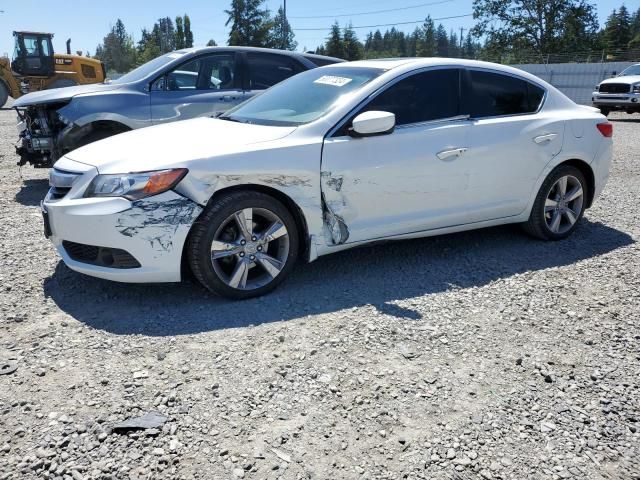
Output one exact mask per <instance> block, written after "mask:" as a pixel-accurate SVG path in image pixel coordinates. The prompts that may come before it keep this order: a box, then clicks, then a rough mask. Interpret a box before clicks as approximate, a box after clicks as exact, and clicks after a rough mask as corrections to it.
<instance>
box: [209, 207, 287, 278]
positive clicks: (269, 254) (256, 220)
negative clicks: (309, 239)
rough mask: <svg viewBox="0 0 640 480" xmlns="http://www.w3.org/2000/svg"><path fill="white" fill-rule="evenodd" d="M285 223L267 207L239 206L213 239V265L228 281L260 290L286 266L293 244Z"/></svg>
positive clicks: (221, 225)
mask: <svg viewBox="0 0 640 480" xmlns="http://www.w3.org/2000/svg"><path fill="white" fill-rule="evenodd" d="M289 242H290V240H289V232H288V231H287V227H286V226H285V223H284V222H283V221H282V220H281V219H280V217H278V215H276V214H275V213H274V212H272V211H270V210H267V209H264V208H244V209H242V210H238V211H236V212H235V213H233V214H232V215H230V216H229V217H227V219H226V220H225V221H224V222H222V223H221V224H220V226H219V228H218V229H217V231H216V232H215V234H214V236H213V241H212V242H211V263H212V265H213V269H214V271H215V273H216V275H217V276H218V278H220V280H222V281H223V282H224V283H225V284H226V285H228V286H229V287H231V288H234V289H238V290H256V289H258V288H261V287H263V286H265V285H268V284H269V283H270V282H271V281H272V280H273V279H274V278H276V277H277V276H278V275H279V274H280V272H281V271H282V269H283V268H284V266H285V263H286V261H287V258H288V255H289V248H290V243H289Z"/></svg>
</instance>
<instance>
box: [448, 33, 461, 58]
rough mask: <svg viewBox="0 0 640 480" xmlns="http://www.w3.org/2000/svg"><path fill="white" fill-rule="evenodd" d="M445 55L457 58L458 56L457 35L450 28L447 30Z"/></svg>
mask: <svg viewBox="0 0 640 480" xmlns="http://www.w3.org/2000/svg"><path fill="white" fill-rule="evenodd" d="M447 55H448V56H449V57H451V58H458V57H459V56H460V44H459V43H458V35H456V32H454V31H453V30H451V32H449V51H448V53H447Z"/></svg>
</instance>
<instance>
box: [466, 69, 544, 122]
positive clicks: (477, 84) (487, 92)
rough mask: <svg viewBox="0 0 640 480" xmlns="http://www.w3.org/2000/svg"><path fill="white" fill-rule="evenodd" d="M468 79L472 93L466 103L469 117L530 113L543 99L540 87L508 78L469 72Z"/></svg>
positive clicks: (480, 72)
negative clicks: (469, 78)
mask: <svg viewBox="0 0 640 480" xmlns="http://www.w3.org/2000/svg"><path fill="white" fill-rule="evenodd" d="M470 77H471V84H472V85H473V93H472V94H471V95H469V96H468V100H469V110H470V112H469V113H470V114H471V116H472V117H476V118H482V117H496V116H500V115H519V114H524V113H533V112H535V111H537V110H538V107H539V106H540V103H541V102H542V98H543V97H544V90H543V89H542V88H540V87H538V86H536V85H533V84H531V83H529V82H527V81H526V80H522V79H519V78H515V77H511V76H509V75H502V74H500V73H492V72H483V71H478V70H471V71H470Z"/></svg>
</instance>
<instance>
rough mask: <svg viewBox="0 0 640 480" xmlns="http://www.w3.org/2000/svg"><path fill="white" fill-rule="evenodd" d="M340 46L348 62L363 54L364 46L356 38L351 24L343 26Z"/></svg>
mask: <svg viewBox="0 0 640 480" xmlns="http://www.w3.org/2000/svg"><path fill="white" fill-rule="evenodd" d="M342 48H343V51H344V58H345V60H348V61H350V62H352V61H354V60H360V59H361V58H362V57H363V56H364V47H363V46H362V44H361V43H360V41H359V40H358V36H357V35H356V32H355V30H354V29H353V26H352V25H351V24H349V25H348V26H346V27H345V28H344V33H343V34H342Z"/></svg>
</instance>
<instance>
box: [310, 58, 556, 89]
mask: <svg viewBox="0 0 640 480" xmlns="http://www.w3.org/2000/svg"><path fill="white" fill-rule="evenodd" d="M438 66H448V67H451V66H453V67H460V68H465V67H466V68H483V69H489V70H494V71H498V72H503V73H506V74H511V75H516V76H519V77H522V78H526V79H527V80H529V81H531V82H533V83H537V84H539V85H540V84H541V85H544V86H545V87H546V88H548V87H549V85H548V84H547V83H546V82H545V81H544V80H542V79H540V78H539V77H536V76H535V75H532V74H530V73H528V72H525V71H524V70H520V69H519V68H515V67H510V66H507V65H502V64H499V63H492V62H482V61H479V60H466V59H462V58H446V57H412V58H380V59H375V60H358V61H355V62H347V63H340V64H335V65H327V66H326V67H322V68H340V67H359V68H377V69H380V70H384V71H385V72H390V71H401V72H399V73H404V72H409V71H411V70H416V69H418V68H426V67H438Z"/></svg>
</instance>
